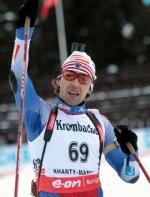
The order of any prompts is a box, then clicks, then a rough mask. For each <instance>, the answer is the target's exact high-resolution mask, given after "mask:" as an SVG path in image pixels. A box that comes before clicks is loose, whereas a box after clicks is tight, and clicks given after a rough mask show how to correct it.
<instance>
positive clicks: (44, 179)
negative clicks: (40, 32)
mask: <svg viewBox="0 0 150 197" xmlns="http://www.w3.org/2000/svg"><path fill="white" fill-rule="evenodd" d="M32 32H33V28H31V29H30V39H31V35H32ZM28 44H29V45H30V40H29V41H28ZM23 50H24V29H23V28H19V29H17V31H16V39H15V45H14V51H13V57H12V64H11V72H10V82H11V87H12V90H13V92H14V96H15V102H16V105H17V108H18V110H20V103H21V96H20V94H21V91H20V90H21V76H22V68H23ZM55 105H57V106H58V114H57V118H56V121H55V125H54V130H53V134H52V137H51V140H50V142H49V143H48V144H47V148H46V151H45V155H44V159H43V164H42V169H41V176H40V184H39V188H38V189H39V193H40V194H39V196H40V197H81V196H82V197H83V196H86V197H103V192H102V187H101V183H100V172H99V171H100V168H99V166H100V160H99V157H100V153H99V150H100V142H99V137H98V133H97V131H96V128H95V125H94V124H93V123H92V122H91V120H90V119H89V118H88V117H87V115H86V114H85V112H86V109H85V105H84V103H83V104H81V105H78V106H70V105H68V104H66V103H65V102H64V101H62V100H61V99H60V98H58V99H56V101H55ZM92 111H93V113H94V114H95V116H96V117H97V119H98V120H99V122H100V125H101V128H102V135H103V140H104V141H103V142H104V143H103V153H104V156H105V159H106V161H107V162H108V163H109V164H110V166H111V167H112V168H113V169H114V170H115V171H116V172H117V174H118V176H119V177H120V178H121V179H122V180H124V181H125V182H129V183H130V182H135V181H136V180H137V179H138V177H139V168H138V165H137V164H136V162H135V160H134V158H133V157H132V156H130V158H128V159H127V155H125V154H124V153H123V152H122V151H121V149H120V147H119V146H118V145H116V137H115V134H114V131H113V126H112V125H111V123H110V122H109V120H108V119H107V118H106V117H105V116H103V115H101V114H100V113H99V112H98V111H97V110H92ZM50 112H51V105H50V104H48V103H47V102H46V101H44V100H43V99H42V98H41V97H39V96H38V95H37V93H36V91H35V89H34V86H33V84H32V82H31V80H30V78H29V76H28V75H27V79H26V96H25V106H24V125H25V129H26V133H27V140H28V143H29V147H30V150H31V155H32V160H33V170H34V172H35V176H36V175H37V173H38V168H39V163H40V159H41V154H42V149H43V144H44V141H43V135H44V133H45V129H46V125H47V121H48V118H49V115H50Z"/></svg>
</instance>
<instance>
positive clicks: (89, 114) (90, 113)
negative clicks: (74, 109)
mask: <svg viewBox="0 0 150 197" xmlns="http://www.w3.org/2000/svg"><path fill="white" fill-rule="evenodd" d="M86 115H87V116H88V117H89V119H90V120H91V121H92V123H93V124H94V126H95V128H96V130H97V132H98V135H99V141H100V158H101V155H102V152H103V132H102V126H101V124H100V122H99V120H98V119H97V118H96V116H95V115H94V114H93V113H92V112H91V111H86Z"/></svg>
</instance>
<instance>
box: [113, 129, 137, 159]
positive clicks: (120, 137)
mask: <svg viewBox="0 0 150 197" xmlns="http://www.w3.org/2000/svg"><path fill="white" fill-rule="evenodd" d="M114 132H115V135H116V137H117V141H118V143H119V145H120V147H121V149H122V151H123V152H124V153H126V154H127V155H130V154H131V153H130V151H129V149H128V148H127V146H126V143H127V142H130V143H131V144H132V146H133V148H134V149H135V151H137V150H138V147H137V139H138V137H137V135H136V134H135V133H134V132H132V131H131V130H129V129H128V127H127V126H125V125H118V126H116V128H115V129H114Z"/></svg>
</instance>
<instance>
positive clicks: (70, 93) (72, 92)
mask: <svg viewBox="0 0 150 197" xmlns="http://www.w3.org/2000/svg"><path fill="white" fill-rule="evenodd" d="M68 94H69V95H70V96H78V95H79V93H78V92H76V91H73V90H70V91H68Z"/></svg>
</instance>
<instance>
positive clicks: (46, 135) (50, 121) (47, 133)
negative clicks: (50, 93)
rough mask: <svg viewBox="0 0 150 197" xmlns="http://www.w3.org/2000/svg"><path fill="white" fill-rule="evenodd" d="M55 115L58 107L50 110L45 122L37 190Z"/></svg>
mask: <svg viewBox="0 0 150 197" xmlns="http://www.w3.org/2000/svg"><path fill="white" fill-rule="evenodd" d="M57 113H58V107H57V106H53V107H52V108H51V113H50V116H49V119H48V122H47V126H46V129H45V133H44V141H45V143H44V146H43V151H42V155H41V162H40V166H39V173H38V178H37V188H38V186H39V180H40V175H41V169H42V164H43V159H44V155H45V150H46V146H47V142H49V141H50V139H51V137H52V133H53V129H54V124H55V121H56V118H57ZM37 192H38V191H37ZM38 195H39V194H38Z"/></svg>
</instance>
